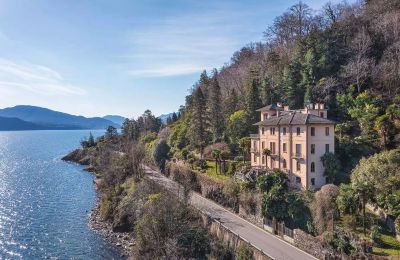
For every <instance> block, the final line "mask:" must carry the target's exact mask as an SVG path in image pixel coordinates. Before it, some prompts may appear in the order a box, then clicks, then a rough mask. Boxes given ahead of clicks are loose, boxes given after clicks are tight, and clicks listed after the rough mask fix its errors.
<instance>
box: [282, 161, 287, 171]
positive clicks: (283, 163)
mask: <svg viewBox="0 0 400 260" xmlns="http://www.w3.org/2000/svg"><path fill="white" fill-rule="evenodd" d="M282 167H283V169H286V160H285V159H283V161H282Z"/></svg>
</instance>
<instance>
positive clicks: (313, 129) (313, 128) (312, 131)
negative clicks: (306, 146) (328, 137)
mask: <svg viewBox="0 0 400 260" xmlns="http://www.w3.org/2000/svg"><path fill="white" fill-rule="evenodd" d="M311 136H315V127H311Z"/></svg>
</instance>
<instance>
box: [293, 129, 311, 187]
mask: <svg viewBox="0 0 400 260" xmlns="http://www.w3.org/2000/svg"><path fill="white" fill-rule="evenodd" d="M298 127H299V128H300V135H297V128H298ZM291 134H292V143H291V151H292V153H291V156H292V159H291V162H292V173H293V175H294V179H293V180H291V181H292V183H293V184H295V185H296V186H297V187H299V188H306V185H307V157H306V154H307V126H306V125H292V126H291ZM297 144H299V145H301V149H300V154H301V157H300V158H294V155H295V154H296V145H297ZM297 162H299V163H300V170H297ZM296 177H300V178H301V182H300V183H298V182H296Z"/></svg>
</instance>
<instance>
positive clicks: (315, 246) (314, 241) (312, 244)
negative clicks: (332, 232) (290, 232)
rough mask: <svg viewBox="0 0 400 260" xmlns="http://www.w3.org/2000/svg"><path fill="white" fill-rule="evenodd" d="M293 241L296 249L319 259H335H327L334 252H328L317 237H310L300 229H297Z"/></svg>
mask: <svg viewBox="0 0 400 260" xmlns="http://www.w3.org/2000/svg"><path fill="white" fill-rule="evenodd" d="M293 239H294V245H295V246H296V247H298V248H300V249H301V250H303V251H306V252H307V253H309V254H310V255H313V256H314V257H316V258H318V259H335V258H334V257H333V258H329V257H327V256H329V255H331V253H332V252H329V251H327V249H325V248H324V247H323V246H322V243H321V241H320V240H319V239H318V238H317V237H314V236H312V235H309V234H307V233H306V232H304V231H302V230H300V229H295V230H294V236H293ZM339 259H340V258H339Z"/></svg>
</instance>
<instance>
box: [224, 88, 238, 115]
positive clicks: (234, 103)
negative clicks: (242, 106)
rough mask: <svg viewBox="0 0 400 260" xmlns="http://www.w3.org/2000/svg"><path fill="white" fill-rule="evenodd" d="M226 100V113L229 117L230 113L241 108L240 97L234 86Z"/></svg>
mask: <svg viewBox="0 0 400 260" xmlns="http://www.w3.org/2000/svg"><path fill="white" fill-rule="evenodd" d="M224 101H225V102H224V113H225V115H226V116H227V117H228V118H229V116H230V115H232V114H233V113H234V112H236V111H237V110H239V104H238V102H239V99H238V96H237V93H236V90H235V89H234V88H233V89H231V91H229V93H228V97H227V98H226V99H225V100H224Z"/></svg>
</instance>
